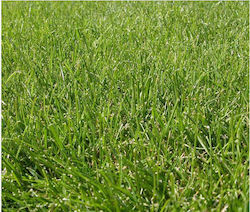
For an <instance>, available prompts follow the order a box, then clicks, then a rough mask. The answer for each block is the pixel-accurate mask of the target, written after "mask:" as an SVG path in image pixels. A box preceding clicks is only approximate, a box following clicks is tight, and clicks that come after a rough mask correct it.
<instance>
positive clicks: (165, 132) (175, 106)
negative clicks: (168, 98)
mask: <svg viewBox="0 0 250 212" xmlns="http://www.w3.org/2000/svg"><path fill="white" fill-rule="evenodd" d="M178 102H179V99H177V101H176V103H175V105H174V108H173V110H172V113H171V115H170V118H169V120H168V122H167V126H166V127H165V128H164V129H163V131H162V133H161V139H162V138H163V137H164V136H165V135H166V134H167V133H168V129H169V126H170V123H171V121H172V119H173V117H174V113H175V111H176V108H177V105H178Z"/></svg>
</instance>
